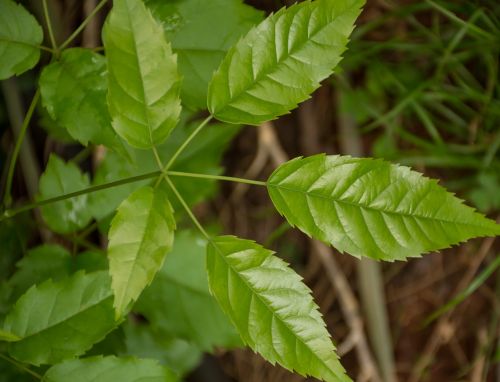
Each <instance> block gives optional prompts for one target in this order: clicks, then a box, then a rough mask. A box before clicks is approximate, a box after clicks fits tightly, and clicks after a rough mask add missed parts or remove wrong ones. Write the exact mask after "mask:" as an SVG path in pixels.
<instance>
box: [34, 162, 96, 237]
mask: <svg viewBox="0 0 500 382" xmlns="http://www.w3.org/2000/svg"><path fill="white" fill-rule="evenodd" d="M89 186H90V181H89V178H88V176H87V175H86V174H82V173H81V171H80V169H79V168H78V167H77V166H76V165H75V164H74V163H72V162H68V163H64V161H63V160H62V159H60V158H59V157H57V156H56V155H54V154H51V155H50V158H49V162H48V163H47V168H46V169H45V172H44V173H43V174H42V176H41V177H40V183H39V197H38V198H39V199H40V200H45V199H49V198H53V197H56V196H61V195H63V194H67V193H70V192H74V191H80V190H83V189H85V188H87V187H89ZM87 200H88V196H87V195H81V196H78V197H75V198H70V199H66V200H63V201H60V202H57V203H53V204H50V205H46V206H42V207H41V211H42V216H43V218H44V219H45V221H46V222H47V225H48V226H49V227H50V228H51V229H52V230H54V231H55V232H57V233H71V232H75V231H77V230H79V229H81V228H83V227H85V226H86V225H87V224H88V223H89V222H90V220H91V219H92V216H91V214H90V211H89V209H88V208H87Z"/></svg>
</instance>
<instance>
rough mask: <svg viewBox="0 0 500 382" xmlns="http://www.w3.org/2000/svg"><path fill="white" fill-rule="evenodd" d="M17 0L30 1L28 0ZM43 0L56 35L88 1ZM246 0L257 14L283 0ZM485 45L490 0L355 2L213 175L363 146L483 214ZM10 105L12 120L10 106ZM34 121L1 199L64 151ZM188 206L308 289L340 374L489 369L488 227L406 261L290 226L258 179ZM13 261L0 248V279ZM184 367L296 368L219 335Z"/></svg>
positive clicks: (491, 73)
mask: <svg viewBox="0 0 500 382" xmlns="http://www.w3.org/2000/svg"><path fill="white" fill-rule="evenodd" d="M166 1H167V0H166ZM206 1H210V0H206ZM25 3H26V5H27V6H28V7H29V9H30V10H31V11H32V12H33V13H35V14H38V15H40V14H41V9H40V2H39V1H38V0H33V1H31V2H30V1H27V2H25ZM50 3H51V7H52V10H53V12H55V14H58V15H59V16H60V17H59V18H57V19H58V22H57V23H56V26H57V27H56V28H57V31H56V34H57V35H59V36H63V37H64V36H67V35H68V34H69V33H70V32H71V31H72V30H74V28H75V27H76V26H77V25H79V23H80V21H81V19H82V17H84V16H83V15H85V14H87V13H88V9H93V7H94V6H95V3H96V2H95V1H88V0H86V1H76V0H66V1H62V0H61V1H51V2H50ZM246 3H247V4H249V5H252V6H254V7H255V8H257V9H260V10H262V11H264V12H265V13H266V14H267V13H270V12H273V11H276V10H278V9H279V8H281V7H282V6H283V5H287V4H291V3H292V2H285V1H278V0H274V1H272V0H248V1H246ZM37 12H38V13H37ZM38 18H39V20H43V18H42V17H38ZM102 20H103V15H101V17H99V18H96V19H95V23H92V25H91V26H90V27H89V28H87V29H86V31H85V33H86V34H87V35H86V37H85V36H83V37H82V40H81V41H80V42H78V41H77V43H79V44H82V45H85V42H86V41H87V42H88V41H90V42H92V41H94V42H95V41H98V39H99V35H100V26H101V23H102ZM40 22H41V23H42V21H40ZM63 37H61V39H64V38H63ZM98 45H99V44H98ZM98 45H97V46H98ZM499 58H500V2H499V1H498V0H482V1H479V0H477V1H473V0H468V1H467V0H446V1H443V0H425V1H411V0H407V1H406V0H404V1H403V0H400V1H389V0H367V4H366V6H365V8H364V11H363V13H362V15H361V17H360V19H359V21H358V27H357V28H356V30H355V31H354V34H353V36H352V41H351V43H350V44H349V49H348V50H347V51H346V53H345V54H344V60H343V61H342V63H341V65H340V67H339V68H338V70H337V71H336V74H334V75H333V76H332V77H331V78H330V79H329V80H327V81H325V82H324V83H323V86H322V87H321V88H320V89H318V91H316V92H315V93H314V95H313V96H312V98H311V99H310V100H309V101H306V102H304V103H303V104H301V105H300V106H299V108H298V109H296V110H294V111H293V112H292V113H291V114H290V115H287V116H284V117H282V118H280V119H279V120H277V121H274V122H272V123H268V124H264V125H262V126H259V127H257V128H255V127H243V128H242V129H241V130H240V132H239V134H238V135H236V137H235V138H234V140H233V142H232V144H231V145H230V146H229V148H228V150H227V152H226V153H225V155H224V158H223V167H225V169H226V170H225V173H226V174H228V175H231V176H238V177H246V178H252V179H262V180H264V179H266V177H267V176H268V175H269V174H270V173H271V172H272V171H273V169H275V168H276V167H277V166H278V165H279V164H280V163H282V162H284V161H286V160H288V159H290V158H293V157H296V156H299V155H311V154H315V153H320V152H326V153H329V154H338V153H341V154H350V155H354V156H373V157H378V158H384V159H386V160H390V161H393V162H395V163H400V164H404V165H408V166H411V167H412V168H414V169H416V170H418V171H421V172H423V173H425V174H426V175H427V176H429V177H433V178H437V179H439V180H440V183H441V184H442V185H443V186H445V187H447V188H448V189H449V190H451V191H453V192H454V193H456V194H457V195H458V196H459V197H460V198H462V199H465V200H466V202H467V204H469V205H472V206H474V207H476V208H477V209H478V210H480V211H481V212H483V213H485V214H487V215H488V216H489V217H491V218H492V219H497V220H498V219H499V217H500V214H499V213H500V153H499V149H500V82H499ZM47 59H48V57H47V58H46V60H47ZM45 63H46V62H45ZM37 75H38V74H37V71H36V70H35V71H32V72H30V73H27V74H25V75H23V76H22V77H20V78H18V79H16V80H15V81H14V82H12V81H9V82H8V83H4V84H3V86H2V89H3V93H2V97H3V98H2V102H1V104H0V125H1V131H0V134H1V137H0V139H1V141H0V149H1V160H2V167H5V166H4V163H5V160H6V158H7V157H8V155H9V154H10V150H12V147H13V144H12V142H13V133H12V131H11V127H10V126H11V122H9V121H11V120H12V119H10V120H9V118H12V116H11V115H8V110H7V109H8V107H10V108H12V107H11V106H7V105H8V103H9V102H10V103H12V102H17V103H18V104H19V107H18V110H23V109H24V110H25V108H26V107H27V105H28V104H29V101H30V97H31V96H32V94H33V92H34V88H35V86H36V80H37ZM14 118H17V119H18V120H19V119H20V120H22V118H23V113H22V112H20V113H19V115H17V116H14ZM50 127H51V124H50V123H44V119H43V118H41V119H39V120H38V121H37V122H36V123H35V124H33V126H31V127H30V134H29V136H28V142H29V144H30V145H31V154H32V156H33V157H32V158H31V159H29V158H28V159H26V160H27V161H29V162H30V163H31V165H29V166H28V167H27V168H28V170H26V167H24V166H23V170H22V171H24V172H26V171H32V172H33V174H32V175H31V176H25V175H26V174H24V173H22V172H21V171H18V172H19V173H18V174H17V175H16V182H15V188H14V191H15V197H16V198H17V199H21V200H22V199H24V200H27V199H29V195H30V187H31V188H34V189H36V181H37V176H39V174H40V171H41V169H42V170H43V168H44V164H45V163H46V161H47V158H48V154H49V153H50V152H52V151H58V152H60V153H61V152H62V153H66V156H72V155H75V154H78V150H77V149H76V148H74V147H73V146H71V145H65V143H64V137H61V136H58V132H57V131H55V132H54V131H52V132H51V131H50ZM47 128H49V133H47V130H46V129H47ZM59 133H60V132H59ZM54 135H55V136H56V138H54ZM61 142H62V143H61ZM27 179H32V181H33V182H34V184H31V185H30V184H29V181H27ZM195 213H196V214H197V216H199V217H200V219H201V220H202V221H203V222H205V223H207V224H215V225H217V226H219V227H220V229H221V230H222V231H223V232H225V233H228V234H235V235H238V236H242V237H246V238H252V239H254V240H256V241H258V242H260V243H262V244H263V245H265V246H266V247H268V248H271V249H273V250H275V251H276V252H277V253H279V255H280V256H282V257H283V258H284V259H285V260H287V261H288V262H290V263H291V264H292V266H293V267H294V268H295V269H296V270H297V271H298V272H299V273H300V274H301V275H302V276H303V277H304V279H305V282H306V283H307V284H308V285H309V286H310V287H311V289H312V290H313V292H314V297H315V299H316V301H317V302H318V304H319V305H320V308H321V312H322V313H323V315H324V317H325V320H326V322H327V324H328V328H329V330H330V332H331V333H332V335H333V337H334V339H335V342H336V344H337V347H338V350H339V353H340V354H341V359H342V363H343V364H344V366H345V367H346V369H347V371H348V373H349V375H351V376H352V377H353V379H354V380H356V381H374V382H377V381H383V382H392V381H396V380H397V381H409V382H417V381H422V382H423V381H429V382H447V381H469V382H485V381H496V382H499V381H500V337H499V327H500V326H499V322H500V321H499V319H500V299H499V296H500V271H499V270H498V267H499V266H500V255H499V253H500V246H499V245H498V242H496V241H495V239H494V238H487V239H476V240H471V241H469V242H467V243H465V244H463V245H461V246H458V247H454V248H450V249H446V250H443V251H442V252H441V253H431V254H428V255H426V256H424V257H422V258H420V259H412V260H409V261H408V262H395V263H371V262H368V261H360V260H358V259H355V258H353V257H350V256H348V255H341V254H338V253H336V252H335V250H333V249H331V248H328V247H325V246H323V245H322V244H320V243H318V242H315V241H313V240H310V239H309V238H307V237H306V236H305V235H303V234H301V233H300V232H299V231H297V230H292V229H291V228H290V227H289V226H288V225H287V224H286V223H285V222H284V220H283V219H282V218H281V217H280V216H279V215H278V214H277V213H276V212H275V211H274V209H273V207H272V205H271V203H270V200H269V198H268V196H267V194H266V192H265V190H264V189H260V188H253V187H252V188H249V187H248V186H246V185H235V184H221V185H220V192H219V193H217V194H216V196H215V197H214V198H213V199H212V200H209V201H205V202H203V203H201V204H199V205H197V206H196V207H195ZM22 218H23V217H21V219H22ZM25 218H26V220H25V221H24V223H23V224H24V228H23V229H22V230H19V228H18V225H16V228H15V229H13V230H10V231H9V229H8V227H7V228H5V227H3V228H2V230H1V231H0V237H1V244H0V247H1V249H0V252H2V253H7V252H9V251H10V252H12V246H15V245H17V244H16V243H14V242H13V241H14V240H13V237H18V236H19V235H25V236H26V237H29V238H30V239H26V240H25V242H29V243H30V245H32V244H33V243H36V242H37V240H40V239H39V238H37V236H36V235H35V236H33V235H31V234H30V233H29V231H30V227H31V225H32V224H33V223H32V222H31V220H30V219H29V217H25ZM23 237H24V236H23ZM33 237H34V238H33ZM30 240H31V241H30ZM96 242H97V244H99V241H98V240H97V241H96ZM15 260H16V259H13V258H12V256H3V255H2V256H0V264H1V265H0V273H2V277H3V278H4V279H5V278H7V277H8V275H9V269H11V268H12V264H13V263H14V262H15ZM1 362H2V361H1V360H0V363H1ZM196 365H198V366H196ZM2 367H4V365H2ZM5 367H7V366H5ZM192 368H193V370H192V371H190V372H189V375H188V376H187V377H186V380H187V381H193V382H194V381H221V382H224V381H241V382H254V381H255V382H257V381H259V382H261V381H272V382H274V381H287V382H294V381H297V382H298V381H304V380H306V379H304V378H302V377H300V376H297V375H293V374H290V373H288V372H287V371H285V370H283V369H281V368H280V367H279V366H273V365H270V364H269V363H267V362H265V361H264V360H263V359H261V358H260V357H259V356H258V355H255V354H254V353H252V352H251V351H250V350H241V349H240V350H231V351H224V350H221V349H219V350H217V351H216V352H215V354H214V355H210V356H204V357H203V358H202V359H201V360H200V361H199V363H198V362H194V363H193V366H192ZM5 375H8V374H5ZM5 378H11V379H2V377H0V380H6V381H7V380H10V381H14V380H20V379H12V378H13V377H5ZM16 378H17V377H16Z"/></svg>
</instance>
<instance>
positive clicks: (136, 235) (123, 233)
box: [108, 187, 175, 317]
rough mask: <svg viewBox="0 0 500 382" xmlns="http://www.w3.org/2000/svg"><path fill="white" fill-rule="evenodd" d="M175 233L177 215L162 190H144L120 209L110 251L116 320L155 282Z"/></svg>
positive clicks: (134, 195)
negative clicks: (175, 217) (154, 279)
mask: <svg viewBox="0 0 500 382" xmlns="http://www.w3.org/2000/svg"><path fill="white" fill-rule="evenodd" d="M174 230H175V219H174V212H173V210H172V207H171V206H170V203H169V201H168V197H167V195H166V194H165V193H164V192H163V191H162V190H161V189H156V190H154V189H153V188H151V187H142V188H140V189H139V190H137V191H135V192H134V193H133V194H131V195H130V196H129V197H128V198H127V199H126V200H125V201H124V202H123V203H122V204H121V205H120V207H118V212H117V214H116V215H115V217H114V218H113V221H112V222H111V229H110V231H109V248H108V258H109V273H110V274H111V278H112V284H111V285H112V288H113V291H114V293H115V301H114V305H113V306H114V307H115V309H116V316H117V317H118V316H121V315H122V314H123V312H124V311H125V310H126V308H127V307H128V305H129V303H130V302H131V301H134V300H136V299H137V298H138V297H139V295H140V294H141V292H142V290H143V289H144V288H145V287H146V286H148V285H149V284H150V283H151V281H153V278H154V276H155V274H156V272H157V271H158V270H159V269H160V268H161V266H162V264H163V261H164V260H165V255H166V254H167V253H168V252H169V251H170V249H171V248H172V244H173V240H174Z"/></svg>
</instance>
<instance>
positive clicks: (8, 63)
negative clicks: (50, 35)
mask: <svg viewBox="0 0 500 382" xmlns="http://www.w3.org/2000/svg"><path fill="white" fill-rule="evenodd" d="M42 40H43V32H42V28H41V27H40V25H39V24H38V22H37V21H36V19H35V18H34V17H33V16H32V15H31V14H30V13H29V12H28V11H27V10H26V9H25V8H24V7H23V6H22V5H21V4H17V3H16V2H14V1H11V0H0V57H1V58H2V59H1V60H0V80H5V79H6V78H9V77H12V76H13V75H19V74H21V73H23V72H25V71H27V70H29V69H31V68H32V67H34V66H35V65H36V64H37V62H38V60H39V59H40V49H39V48H38V46H39V45H40V44H41V43H42Z"/></svg>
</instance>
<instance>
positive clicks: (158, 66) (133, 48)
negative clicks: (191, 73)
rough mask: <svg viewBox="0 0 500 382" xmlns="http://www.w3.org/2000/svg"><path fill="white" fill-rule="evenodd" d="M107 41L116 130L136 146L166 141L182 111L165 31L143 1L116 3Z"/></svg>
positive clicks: (106, 28) (174, 61)
mask: <svg viewBox="0 0 500 382" xmlns="http://www.w3.org/2000/svg"><path fill="white" fill-rule="evenodd" d="M103 42H104V47H105V50H106V57H107V59H108V71H109V74H108V79H109V85H108V106H109V111H110V113H111V116H112V118H113V127H114V129H115V130H116V132H117V133H118V135H120V136H121V137H122V138H124V139H125V140H126V141H127V142H128V143H129V144H130V145H132V146H135V147H138V148H143V149H147V148H151V147H152V146H155V145H158V144H160V143H162V142H163V141H165V139H167V137H168V135H169V134H170V132H171V130H172V129H173V128H174V127H175V125H176V124H177V122H178V120H179V114H180V111H181V105H180V98H179V93H180V86H181V81H180V77H179V74H178V73H177V58H176V56H175V55H174V54H173V53H172V49H171V47H170V44H169V43H168V42H167V40H166V39H165V35H164V33H163V29H162V27H161V26H160V25H159V24H158V23H157V22H156V21H155V19H154V18H153V16H152V15H151V13H150V11H149V10H148V9H147V8H146V6H145V5H144V3H143V2H142V1H141V0H116V1H115V2H114V5H113V9H112V10H111V12H110V14H109V16H108V19H107V21H106V23H105V26H104V28H103Z"/></svg>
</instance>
